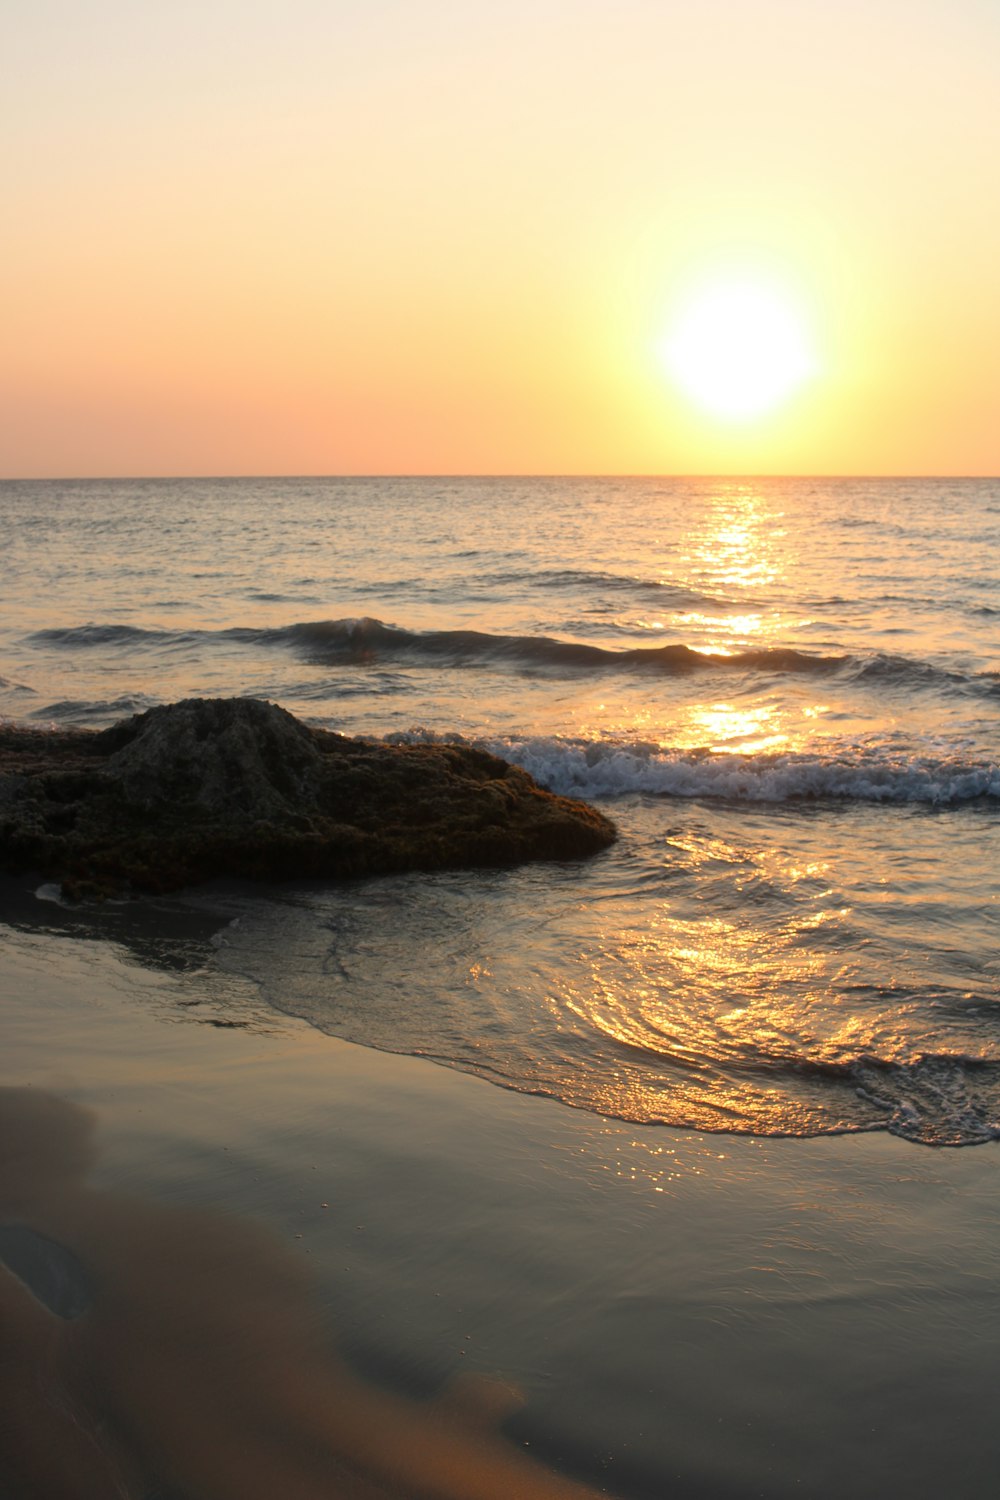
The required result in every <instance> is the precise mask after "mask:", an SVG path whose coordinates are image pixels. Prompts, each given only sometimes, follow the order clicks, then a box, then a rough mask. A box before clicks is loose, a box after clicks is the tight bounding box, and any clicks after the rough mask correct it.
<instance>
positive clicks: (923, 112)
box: [0, 0, 1000, 477]
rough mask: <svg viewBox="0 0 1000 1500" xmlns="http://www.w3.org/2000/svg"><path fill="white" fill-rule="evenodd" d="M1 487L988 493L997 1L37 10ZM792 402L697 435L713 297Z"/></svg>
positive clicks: (9, 308)
mask: <svg viewBox="0 0 1000 1500" xmlns="http://www.w3.org/2000/svg"><path fill="white" fill-rule="evenodd" d="M2 30H3V35H2V37H0V42H2V51H3V56H4V58H5V62H4V73H5V82H4V89H3V101H2V104H0V110H2V114H3V118H4V139H5V141H6V148H5V164H4V169H3V171H4V182H5V192H4V200H5V221H6V223H5V230H4V255H3V259H2V266H3V269H2V273H0V287H2V290H0V323H2V327H3V330H4V331H3V336H2V339H0V473H2V474H4V475H7V476H12V477H26V476H34V475H37V476H53V477H54V476H61V475H66V476H69V475H80V476H83V475H113V474H183V473H202V474H220V473H421V472H423V473H462V472H469V473H475V472H479V473H487V472H488V473H505V472H520V473H535V472H547V473H583V472H591V473H593V472H605V473H612V472H631V473H640V472H641V473H652V472H663V473H694V472H706V473H733V472H744V473H749V472H755V473H940V474H949V473H951V474H996V473H998V472H1000V422H998V421H997V413H996V406H997V399H996V398H997V392H998V391H1000V273H998V269H997V268H998V266H1000V194H998V193H997V191H996V184H997V182H998V181H1000V171H998V168H1000V109H998V107H997V103H996V77H997V65H998V61H1000V8H998V7H997V6H995V5H994V4H992V3H990V0H953V3H952V4H950V5H949V6H944V5H943V4H940V3H937V0H935V3H933V4H932V3H928V0H922V3H921V0H909V3H906V4H904V3H902V0H871V3H868V4H865V5H862V4H860V3H853V0H852V3H844V4H839V5H838V6H836V7H833V6H830V5H829V4H827V3H821V0H743V3H739V0H698V3H694V0H676V3H666V0H619V3H617V4H615V5H613V6H612V5H611V4H610V3H595V0H534V3H532V4H527V3H524V0H512V3H509V4H507V5H505V6H503V7H499V6H493V5H486V4H476V3H468V0H467V3H465V4H458V3H444V0H436V3H429V0H413V3H403V0H395V3H393V0H367V3H365V4H361V3H358V0H341V3H336V0H326V3H320V0H285V3H284V4H282V5H280V6H279V5H278V4H276V3H274V0H254V3H250V0H242V3H240V4H237V3H235V0H202V3H201V4H199V5H195V4H193V3H190V0H183V3H181V0H179V3H176V4H174V5H172V6H171V7H169V8H168V7H165V6H163V7H156V8H154V9H150V8H149V7H136V6H132V5H126V4H125V0H95V3H93V4H91V5H88V6H87V7H79V6H77V5H74V4H71V3H69V0H34V4H33V5H32V6H31V7H30V8H29V7H28V6H27V5H26V4H25V5H19V6H16V7H15V8H14V9H13V10H12V11H10V12H8V14H7V16H6V19H5V20H4V21H3V23H2ZM715 269H721V270H724V271H730V270H734V269H735V270H736V271H737V272H739V271H743V270H747V269H749V270H750V271H752V272H761V273H763V274H766V275H767V276H768V278H769V279H770V280H771V281H772V282H773V283H774V284H777V285H780V286H783V287H786V288H787V289H788V294H789V296H790V297H793V298H794V299H795V300H796V302H797V304H798V305H799V306H801V308H802V309H803V313H804V323H805V325H806V330H805V331H806V334H807V336H808V338H809V341H810V344H811V348H812V350H813V354H814V361H813V363H814V370H813V373H812V375H811V376H810V378H809V379H807V380H806V381H805V382H804V383H803V384H802V386H801V387H800V388H799V389H798V390H797V391H796V392H795V393H793V394H792V395H791V396H790V397H789V398H788V400H787V401H786V402H785V403H783V404H781V405H779V406H778V407H777V408H776V409H775V410H774V411H773V412H771V413H770V414H765V415H763V416H759V417H755V418H753V419H752V420H751V419H744V420H732V419H726V418H720V417H718V416H713V415H712V414H711V413H710V412H708V411H706V410H705V409H703V408H701V407H699V406H698V405H697V404H696V403H695V402H694V401H693V400H692V399H691V397H690V396H689V395H688V394H687V393H685V391H684V390H683V389H682V388H679V387H678V386H677V385H676V383H675V382H674V381H672V379H671V378H670V375H669V372H668V371H667V370H666V369H665V366H664V361H663V358H662V345H663V341H664V338H665V337H666V336H667V335H668V333H669V331H670V328H671V327H672V326H673V324H674V323H675V322H676V320H677V318H678V316H679V314H680V311H681V310H682V309H683V307H684V305H685V298H686V297H687V296H688V295H689V292H690V288H691V287H692V286H693V285H695V284H696V283H697V282H698V281H699V279H704V277H705V276H706V275H709V274H710V273H711V272H712V271H713V270H715Z"/></svg>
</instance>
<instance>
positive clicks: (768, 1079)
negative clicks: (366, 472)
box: [0, 478, 1000, 1500]
mask: <svg viewBox="0 0 1000 1500" xmlns="http://www.w3.org/2000/svg"><path fill="white" fill-rule="evenodd" d="M0 507H2V511H3V519H4V524H5V528H6V530H5V535H6V536H7V538H8V547H7V551H6V554H5V560H4V563H5V585H6V595H5V606H6V607H5V612H4V618H3V621H2V623H0V652H2V681H0V714H2V715H3V716H4V718H5V719H6V721H7V722H8V723H9V724H12V725H14V726H21V728H23V729H26V730H29V731H31V734H32V735H33V736H35V737H37V736H38V735H41V736H44V735H45V734H46V733H49V732H52V731H63V730H67V729H72V730H74V731H77V730H81V729H92V730H101V729H103V728H105V727H107V726H110V725H112V724H115V723H118V722H120V721H123V720H126V721H127V720H129V719H130V718H131V717H132V716H141V715H143V714H145V713H146V712H147V711H149V710H151V709H153V708H155V707H156V706H157V705H158V704H165V703H170V702H172V701H177V700H187V699H212V698H233V697H234V696H237V697H241V698H253V699H262V700H265V701H269V702H271V703H274V704H277V705H279V706H280V707H281V708H284V709H287V710H288V711H289V712H291V713H292V714H294V715H295V716H296V717H297V718H299V719H300V720H301V721H302V722H303V723H306V724H308V725H312V726H315V727H317V728H319V729H321V730H323V731H329V732H332V733H333V734H345V735H353V736H360V737H362V738H363V739H364V740H365V741H366V742H367V743H368V744H369V745H371V746H372V747H374V748H373V749H372V752H371V753H372V755H377V756H378V757H381V758H384V759H387V760H388V761H391V759H392V756H393V753H394V747H402V749H403V750H408V748H409V747H422V746H430V747H433V746H444V747H447V746H448V745H449V744H452V743H460V744H462V745H463V746H465V747H466V749H467V750H468V751H469V753H470V754H471V756H472V758H473V760H475V757H477V756H479V755H480V754H481V752H482V751H488V752H489V754H490V755H491V756H497V757H499V758H500V761H501V762H503V763H505V764H506V765H513V766H518V767H521V768H522V769H524V770H526V771H528V772H529V773H530V774H531V775H532V776H534V777H535V778H537V780H538V782H539V784H540V785H542V786H543V787H545V788H547V789H549V790H551V791H554V792H557V793H558V794H560V795H561V796H563V797H570V798H574V799H582V800H583V801H586V802H589V803H591V804H592V805H593V806H594V807H596V808H597V809H599V811H600V813H601V814H602V815H603V816H604V817H605V818H608V819H610V820H611V822H612V823H613V824H614V827H615V829H616V831H617V838H616V839H615V841H614V842H613V843H611V844H609V845H607V846H606V847H602V848H601V849H600V850H599V851H598V852H596V853H594V854H593V855H591V856H590V857H587V858H568V857H567V858H554V859H542V860H540V861H532V862H528V863H524V864H517V865H512V866H507V867H503V868H500V867H494V868H489V867H487V868H481V869H441V868H437V869H431V870H426V869H420V868H416V869H414V868H411V867H409V866H406V867H405V868H403V869H402V870H401V871H399V872H397V873H395V874H388V875H383V876H378V877H376V876H369V877H367V878H364V879H343V878H323V879H320V878H313V879H311V880H304V879H292V880H290V881H287V882H285V883H268V882H266V881H259V882H256V883H253V882H250V881H247V880H241V879H234V878H232V867H231V866H222V868H223V869H224V870H226V871H227V872H228V873H227V876H226V878H225V879H215V880H212V881H210V882H209V883H207V884H193V885H188V886H184V887H182V888H181V889H179V890H176V891H174V892H173V893H172V894H169V895H168V894H162V893H161V894H156V893H155V876H156V867H155V853H154V854H152V855H151V854H150V852H149V851H148V850H147V851H146V853H145V854H144V856H143V859H144V864H143V866H142V868H143V869H145V870H148V871H150V872H151V875H152V878H153V883H154V893H152V894H151V893H150V891H149V889H142V888H139V887H137V888H134V889H132V888H129V886H128V883H127V881H126V882H125V884H124V885H120V886H119V887H115V886H114V885H112V886H110V887H100V888H98V887H93V886H92V887H88V885H87V866H86V852H85V851H83V852H82V853H81V852H79V851H78V854H77V855H76V856H74V858H75V859H77V862H78V863H77V866H76V867H75V873H76V874H77V875H78V876H79V877H80V883H79V884H78V885H77V886H76V887H75V889H76V890H78V891H81V890H82V891H84V892H86V891H87V890H88V889H92V890H95V891H98V893H101V892H103V894H104V895H105V897H106V899H103V900H99V899H92V898H91V899H86V900H83V901H78V900H76V901H75V900H72V899H67V895H66V893H65V892H64V891H62V890H61V885H60V879H61V874H60V871H59V870H58V869H57V868H56V867H55V865H53V867H52V868H46V869H45V870H40V871H38V872H31V871H29V872H28V873H27V874H25V873H24V867H23V864H22V865H19V866H18V869H19V870H20V872H21V873H20V874H18V875H17V876H16V877H15V876H14V875H10V874H9V875H8V876H7V877H5V878H4V880H3V883H2V889H0V916H2V924H3V925H2V926H0V961H2V965H3V976H2V980H3V982H2V994H3V1006H4V1009H3V1027H4V1052H3V1062H4V1066H3V1072H2V1077H0V1085H2V1089H3V1092H2V1093H0V1106H2V1107H0V1114H2V1113H3V1110H6V1115H5V1117H4V1118H5V1120H6V1125H5V1127H4V1130H5V1134H4V1139H5V1141H6V1142H7V1150H8V1157H7V1166H6V1168H5V1171H6V1172H7V1174H8V1175H7V1179H6V1186H5V1187H4V1194H5V1197H4V1202H3V1214H2V1219H0V1251H2V1254H0V1260H2V1262H3V1267H0V1296H2V1297H3V1298H4V1299H5V1300H6V1321H7V1325H8V1327H10V1328H13V1329H15V1330H21V1332H20V1333H19V1334H18V1336H17V1339H15V1341H14V1343H13V1344H11V1345H10V1346H9V1347H10V1350H11V1351H12V1352H11V1353H10V1354H9V1356H8V1367H9V1369H10V1370H11V1372H12V1373H11V1375H10V1377H9V1381H8V1392H9V1396H10V1400H11V1401H12V1402H14V1403H15V1407H17V1403H22V1404H23V1403H25V1402H28V1403H29V1405H28V1407H27V1408H26V1410H25V1411H24V1412H23V1414H22V1415H23V1420H21V1421H19V1422H17V1423H15V1424H14V1425H13V1428H9V1429H8V1439H9V1440H10V1438H9V1434H10V1431H11V1430H14V1429H16V1430H17V1431H19V1432H20V1433H21V1434H22V1438H23V1440H24V1441H25V1442H27V1441H28V1440H29V1439H31V1440H32V1442H33V1443H34V1447H33V1448H32V1449H31V1452H30V1453H26V1452H24V1451H22V1452H21V1454H20V1458H18V1457H17V1452H16V1451H15V1450H10V1451H9V1452H8V1470H9V1475H10V1477H9V1478H8V1480H7V1483H8V1491H9V1495H10V1500H22V1496H24V1497H26V1496H28V1495H33V1494H37V1493H41V1494H43V1495H44V1497H45V1500H56V1497H57V1496H59V1495H61V1494H65V1495H66V1496H67V1500H90V1497H91V1494H93V1495H94V1496H95V1497H97V1500H102V1497H103V1496H104V1495H105V1494H111V1495H122V1494H125V1495H129V1496H132V1495H135V1496H138V1497H140V1500H257V1496H258V1495H259V1496H260V1500H272V1496H274V1495H277V1494H280V1495H282V1497H283V1500H300V1497H301V1500H328V1496H330V1495H331V1494H334V1495H337V1496H338V1497H339V1500H348V1497H352V1500H354V1497H356V1500H382V1497H390V1496H402V1497H411V1496H412V1497H417V1496H420V1497H427V1496H432V1497H437V1500H454V1497H458V1500H494V1497H497V1500H499V1497H503V1500H507V1497H508V1496H512V1495H516V1496H519V1497H521V1500H529V1497H533V1496H536V1495H537V1496H538V1497H539V1500H557V1497H560V1500H563V1497H565V1500H569V1497H573V1500H581V1497H584V1496H586V1497H588V1500H589V1497H591V1496H593V1495H601V1494H603V1495H607V1496H617V1497H619V1500H661V1497H666V1496H668V1495H669V1496H681V1497H690V1500H717V1497H722V1500H727V1497H732V1500H737V1497H739V1500H742V1497H746V1496H762V1497H768V1500H770V1497H784V1496H791V1495H797V1496H801V1495H808V1496H811V1497H816V1500H834V1497H838V1500H839V1497H841V1496H843V1495H845V1494H849V1495H851V1496H857V1497H862V1500H867V1497H869V1496H871V1497H873V1500H874V1497H875V1496H876V1495H883V1494H885V1493H887V1492H888V1493H905V1494H906V1495H907V1496H908V1497H910V1500H921V1497H924V1496H926V1497H928V1500H930V1497H932V1496H935V1497H936V1496H939V1495H941V1494H948V1495H950V1496H954V1497H959V1500H965V1497H970V1500H971V1497H972V1496H973V1495H978V1494H980V1493H981V1492H982V1490H983V1488H984V1487H985V1486H988V1484H989V1483H990V1481H991V1477H992V1473H993V1470H994V1468H995V1463H996V1458H997V1447H998V1441H997V1438H996V1435H995V1422H994V1418H993V1412H992V1390H993V1385H994V1380H993V1376H994V1374H995V1369H996V1361H997V1332H996V1330H997V1322H998V1312H1000V1308H998V1300H1000V1293H998V1291H997V1286H998V1277H997V1269H998V1260H997V1249H996V1247H997V1244H998V1243H1000V1235H998V1224H997V1218H998V1209H997V1206H996V1205H997V1194H996V1190H995V1184H996V1173H997V1158H996V1151H997V1140H998V1138H1000V1040H998V1034H997V1025H996V1017H997V1014H998V1012H997V1004H998V1001H1000V989H998V978H1000V974H998V967H997V958H996V951H997V950H996V914H997V909H998V903H1000V885H998V876H997V861H996V858H995V849H996V833H997V826H998V816H1000V813H998V807H1000V800H998V799H1000V765H998V762H997V743H998V741H997V731H998V713H1000V694H998V682H1000V655H998V652H997V641H996V631H995V623H996V617H997V609H998V602H997V589H998V582H997V578H996V567H995V556H996V551H995V547H994V546H993V541H994V540H995V539H996V537H997V535H998V533H997V526H998V517H1000V507H998V502H997V495H996V486H995V484H993V483H992V482H990V481H936V480H913V481H909V480H872V481H868V480H792V479H782V480H719V481H716V480H710V479H690V480H676V479H674V480H670V479H666V480H663V479H599V478H598V479H568V480H560V479H554V478H546V479H474V480H463V479H442V480H436V479H433V480H432V479H415V480H407V479H400V478H395V479H385V480H376V479H366V480H346V479H345V480H304V479H292V480H283V479H266V480H265V479H258V480H239V479H232V480H192V481H186V480H163V481H126V480H121V481H93V482H68V483H61V482H51V483H49V482H41V481H40V482H37V483H14V484H4V485H0ZM213 712H214V711H213ZM228 712H229V711H228V710H225V712H224V716H225V714H228ZM261 712H262V711H260V710H258V709H255V708H249V709H248V713H249V715H250V716H251V717H259V716H260V713H261ZM193 713H194V711H193V710H190V709H185V710H184V714H183V715H182V717H183V716H185V715H186V716H188V717H190V716H191V715H192V714H193ZM209 717H211V714H210V715H209ZM143 722H145V721H143V720H141V717H140V719H138V720H137V725H138V728H137V726H136V725H133V727H132V729H129V730H127V731H126V730H120V731H116V737H117V738H116V743H118V742H120V743H125V742H126V741H129V740H130V736H131V735H133V734H134V733H137V732H138V729H139V728H141V725H142V723H143ZM17 732H18V733H20V729H18V730H17ZM251 739H252V736H251ZM53 743H55V740H54V741H53ZM442 753H443V754H444V755H446V756H447V755H448V754H449V753H450V752H448V751H447V749H445V750H444V751H443V752H442ZM463 753H465V752H464V751H463ZM483 763H484V764H485V763H486V762H483ZM60 774H61V773H60ZM215 774H216V773H214V772H213V775H215ZM219 774H221V773H219ZM182 783H183V778H182V780H181V782H179V783H178V785H181V784H182ZM131 784H132V783H130V782H129V781H128V780H127V778H126V780H123V781H122V782H121V786H122V788H123V793H122V795H123V796H124V795H130V796H131V795H132V793H131V792H129V791H128V787H129V785H131ZM168 784H169V785H173V783H172V782H169V783H168ZM185 784H186V783H185ZM143 787H145V790H143ZM262 793H263V794H264V795H265V796H269V795H270V793H269V792H267V788H266V787H262ZM149 794H150V789H149V785H147V784H146V783H144V782H141V781H140V783H139V792H138V794H137V795H138V796H139V797H140V802H139V803H137V804H136V806H137V807H139V808H140V817H141V797H142V796H145V795H149ZM230 794H231V795H232V797H233V799H234V800H235V801H240V800H241V799H242V798H243V792H242V790H241V789H240V788H239V787H236V786H233V787H229V788H228V791H227V792H226V795H230ZM4 795H6V796H8V797H15V796H20V795H21V793H20V792H19V791H18V790H17V784H16V782H9V783H8V784H6V790H5V792H4ZM59 795H60V794H59V788H58V783H57V782H54V783H53V796H54V801H53V800H50V803H49V804H48V812H47V813H46V816H50V815H51V817H52V818H53V819H54V820H55V822H54V826H57V825H58V820H59V816H60V813H59V806H60V805H61V804H60V803H59ZM157 795H159V794H157ZM185 795H186V794H185ZM192 795H195V794H192ZM65 806H66V807H68V804H65ZM192 808H193V812H194V817H195V821H196V822H197V818H198V804H197V800H195V802H194V803H193V804H192ZM133 812H134V809H133ZM64 815H65V816H66V817H70V816H71V814H70V813H69V812H65V814H64ZM250 816H251V817H252V816H253V809H252V807H251V808H250ZM303 816H304V817H305V820H306V821H305V825H304V826H305V827H306V828H307V830H308V826H309V825H308V809H307V810H306V813H305V814H304V815H303ZM55 847H56V845H53V848H55ZM47 857H48V856H47ZM52 858H53V859H55V858H56V856H55V855H53V856H52ZM390 868H391V866H390ZM292 873H293V874H294V873H295V872H294V871H293V872H292ZM168 884H169V882H165V884H164V889H166V888H167V886H168ZM32 1142H34V1143H35V1144H34V1145H32V1144H31V1143H32ZM12 1143H13V1144H12ZM43 1148H44V1149H43ZM11 1151H12V1152H13V1155H12V1156H11V1155H10V1154H9V1153H10V1152H11ZM0 1176H2V1174H0ZM4 1268H6V1269H4ZM25 1278H26V1279H25ZM46 1299H48V1300H46ZM18 1339H19V1340H20V1342H18ZM25 1371H26V1372H27V1377H24V1376H23V1374H22V1372H25ZM39 1391H40V1392H41V1393H42V1394H41V1395H40V1396H38V1398H37V1401H36V1404H35V1405H34V1406H31V1404H30V1402H31V1400H34V1399H35V1398H34V1397H33V1396H32V1394H31V1393H32V1392H39ZM12 1409H14V1408H12ZM17 1409H18V1410H20V1407H17ZM32 1435H33V1436H32ZM12 1454H13V1456H12ZM57 1461H58V1462H59V1463H60V1464H61V1465H62V1470H63V1477H62V1479H60V1480H59V1484H62V1489H60V1488H59V1484H57V1483H56V1482H55V1480H54V1479H50V1480H49V1481H46V1482H42V1481H38V1480H37V1478H36V1482H35V1485H34V1489H32V1488H31V1487H30V1483H29V1482H28V1481H27V1480H26V1479H25V1475H26V1474H27V1473H29V1472H30V1466H31V1465H32V1464H34V1465H35V1466H36V1469H37V1465H38V1464H42V1465H43V1466H44V1465H50V1466H51V1465H52V1464H55V1463H56V1462H57ZM18 1465H20V1467H19V1468H18ZM88 1465H89V1466H90V1467H91V1468H93V1469H94V1479H93V1485H92V1487H91V1489H89V1490H88V1489H86V1488H84V1487H83V1486H84V1479H83V1474H84V1470H85V1468H86V1466H88ZM18 1474H20V1479H18V1478H17V1477H16V1476H17V1475H18ZM66 1474H68V1475H69V1478H66ZM88 1482H89V1481H88ZM18 1484H20V1485H21V1488H20V1489H19V1488H18ZM115 1485H117V1486H118V1487H117V1488H115V1487H114V1486H115ZM25 1486H27V1488H25ZM296 1486H298V1488H296ZM5 1500H7V1493H6V1492H5Z"/></svg>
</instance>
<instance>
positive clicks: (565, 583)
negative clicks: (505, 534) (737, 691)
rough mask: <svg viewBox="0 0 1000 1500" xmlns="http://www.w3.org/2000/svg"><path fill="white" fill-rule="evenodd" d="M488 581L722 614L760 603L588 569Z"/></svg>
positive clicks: (499, 576) (506, 576)
mask: <svg viewBox="0 0 1000 1500" xmlns="http://www.w3.org/2000/svg"><path fill="white" fill-rule="evenodd" d="M485 581H486V582H487V583H491V584H512V583H513V584H527V585H530V586H532V587H534V588H540V589H551V590H562V589H568V590H572V591H574V592H577V591H579V590H581V589H582V590H585V591H586V592H588V593H590V592H600V593H605V594H607V593H623V594H650V595H654V596H655V597H656V599H657V600H658V601H659V602H660V603H661V604H664V603H670V604H675V605H677V606H679V607H681V606H682V607H684V608H693V607H696V606H701V607H702V608H705V609H714V610H719V611H726V610H729V609H736V608H738V609H740V610H741V611H745V610H746V608H747V607H748V606H756V605H757V603H758V602H759V601H756V600H754V599H752V598H749V597H748V596H746V595H741V597H740V598H739V599H733V598H730V597H728V596H726V595H724V594H706V593H704V592H703V591H702V590H700V589H694V588H690V587H688V586H687V585H686V584H683V583H674V582H670V581H668V580H666V579H663V580H661V579H656V578H639V577H634V576H633V575H632V574H629V573H608V572H604V571H601V570H598V569H589V568H546V569H543V570H542V571H540V572H534V573H513V572H506V573H501V572H498V573H492V574H489V575H488V576H487V578H486V579H485Z"/></svg>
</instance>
